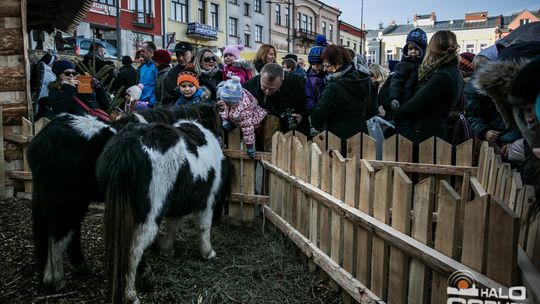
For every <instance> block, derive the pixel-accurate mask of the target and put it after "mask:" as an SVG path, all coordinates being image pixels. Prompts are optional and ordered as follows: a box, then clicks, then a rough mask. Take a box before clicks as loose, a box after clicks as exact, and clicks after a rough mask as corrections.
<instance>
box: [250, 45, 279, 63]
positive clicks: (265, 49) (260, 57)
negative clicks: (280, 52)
mask: <svg viewBox="0 0 540 304" xmlns="http://www.w3.org/2000/svg"><path fill="white" fill-rule="evenodd" d="M270 50H274V54H276V56H277V50H276V48H275V47H274V46H273V45H271V44H263V45H261V46H260V47H259V49H258V50H257V52H256V53H255V57H253V62H254V63H255V62H257V61H260V62H262V63H267V62H266V55H268V53H270Z"/></svg>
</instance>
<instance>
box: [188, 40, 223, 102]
mask: <svg viewBox="0 0 540 304" xmlns="http://www.w3.org/2000/svg"><path fill="white" fill-rule="evenodd" d="M193 65H194V66H195V72H197V77H198V78H199V84H200V86H201V87H206V88H207V89H208V90H209V91H210V94H211V96H209V97H208V99H209V101H212V102H216V100H217V96H216V92H217V86H218V84H219V83H220V82H221V81H223V70H221V69H220V68H219V66H218V64H217V56H216V55H215V54H214V53H213V52H212V50H210V49H207V48H204V49H200V50H199V51H198V52H197V54H196V55H195V60H194V61H193Z"/></svg>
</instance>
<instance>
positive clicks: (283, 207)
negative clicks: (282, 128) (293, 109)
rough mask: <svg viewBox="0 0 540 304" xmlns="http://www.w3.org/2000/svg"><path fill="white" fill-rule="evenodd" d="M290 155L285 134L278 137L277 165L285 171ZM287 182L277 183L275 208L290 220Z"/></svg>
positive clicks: (287, 167)
mask: <svg viewBox="0 0 540 304" xmlns="http://www.w3.org/2000/svg"><path fill="white" fill-rule="evenodd" d="M290 156H291V145H290V141H288V140H287V137H285V135H283V136H281V138H280V143H279V156H278V157H279V160H278V164H279V166H280V167H281V168H282V169H283V170H285V171H287V172H291V170H290V167H289V165H290V161H289V159H290ZM289 186H290V185H289V184H288V183H286V182H284V181H282V182H281V183H280V184H279V188H280V190H281V191H280V193H281V195H280V199H279V201H278V207H277V209H276V213H277V214H279V215H281V216H282V217H284V218H285V220H287V221H289V222H290V208H289V204H290V202H291V201H290V200H289V198H288V194H289V191H288V190H289V189H288V188H289Z"/></svg>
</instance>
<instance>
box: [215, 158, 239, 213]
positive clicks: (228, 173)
mask: <svg viewBox="0 0 540 304" xmlns="http://www.w3.org/2000/svg"><path fill="white" fill-rule="evenodd" d="M235 171H236V170H235V168H234V166H233V164H232V162H231V161H230V159H229V158H227V157H225V158H223V160H222V161H221V185H220V189H219V192H218V195H217V196H216V201H215V205H214V213H213V216H212V222H214V223H215V222H217V221H219V220H220V219H221V216H222V215H223V213H224V207H225V202H226V199H227V196H228V195H229V194H231V189H232V184H233V182H234V181H235V177H236V174H235Z"/></svg>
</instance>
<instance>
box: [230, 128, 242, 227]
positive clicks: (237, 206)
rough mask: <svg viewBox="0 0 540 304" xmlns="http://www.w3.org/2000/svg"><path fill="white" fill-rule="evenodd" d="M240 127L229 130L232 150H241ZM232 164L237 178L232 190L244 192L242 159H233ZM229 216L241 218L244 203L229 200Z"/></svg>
mask: <svg viewBox="0 0 540 304" xmlns="http://www.w3.org/2000/svg"><path fill="white" fill-rule="evenodd" d="M240 139H241V136H240V129H239V128H236V129H234V130H232V131H231V132H229V134H228V143H229V146H228V147H229V149H231V150H241V149H242V147H241V145H240ZM231 164H232V165H233V166H234V173H235V179H234V182H233V184H232V186H231V192H238V193H242V175H243V172H242V165H241V160H240V159H231ZM229 216H230V217H232V218H234V219H237V220H241V219H242V205H241V203H239V202H232V201H229Z"/></svg>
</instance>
